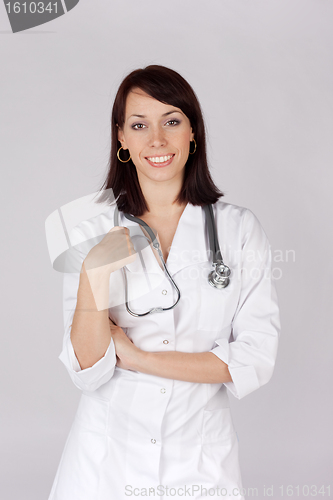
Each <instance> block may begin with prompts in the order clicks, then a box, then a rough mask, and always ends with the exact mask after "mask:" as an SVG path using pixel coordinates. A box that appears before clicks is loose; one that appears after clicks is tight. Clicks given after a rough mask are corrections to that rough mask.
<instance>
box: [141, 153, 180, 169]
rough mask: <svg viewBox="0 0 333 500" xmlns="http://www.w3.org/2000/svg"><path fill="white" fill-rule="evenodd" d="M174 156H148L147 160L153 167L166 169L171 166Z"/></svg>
mask: <svg viewBox="0 0 333 500" xmlns="http://www.w3.org/2000/svg"><path fill="white" fill-rule="evenodd" d="M174 156H175V155H174V154H170V155H163V156H146V157H145V159H146V160H147V162H148V163H149V164H150V165H152V166H153V167H165V166H166V165H170V163H171V162H172V160H173V158H174Z"/></svg>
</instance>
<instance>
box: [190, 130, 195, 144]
mask: <svg viewBox="0 0 333 500" xmlns="http://www.w3.org/2000/svg"><path fill="white" fill-rule="evenodd" d="M193 139H194V132H193V130H192V127H191V139H190V140H191V141H193Z"/></svg>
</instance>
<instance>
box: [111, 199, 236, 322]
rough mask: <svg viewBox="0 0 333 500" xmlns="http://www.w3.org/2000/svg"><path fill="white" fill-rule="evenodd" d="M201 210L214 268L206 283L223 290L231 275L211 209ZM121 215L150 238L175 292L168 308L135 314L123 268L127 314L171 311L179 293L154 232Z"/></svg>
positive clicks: (208, 206)
mask: <svg viewBox="0 0 333 500" xmlns="http://www.w3.org/2000/svg"><path fill="white" fill-rule="evenodd" d="M202 208H203V210H204V212H205V215H206V224H207V227H208V237H209V246H210V250H211V253H212V257H213V263H212V266H213V268H214V269H213V271H211V272H210V273H209V275H208V283H209V284H210V285H211V286H213V287H214V288H217V289H219V290H220V289H222V288H225V287H227V286H228V285H229V283H230V278H229V276H230V274H231V270H230V268H229V267H228V266H227V265H226V264H224V262H223V258H222V253H221V250H220V246H219V242H218V237H217V231H216V228H215V221H214V214H213V208H212V206H211V205H205V206H204V207H202ZM123 215H124V216H125V217H126V219H128V220H130V221H133V222H136V223H138V224H140V226H142V227H143V228H144V229H145V230H146V232H147V233H148V235H149V237H150V240H151V243H152V245H153V248H154V249H155V250H157V252H158V255H159V257H160V259H161V262H162V264H163V268H164V272H165V274H166V276H167V278H168V280H169V281H170V283H171V284H172V286H173V287H174V289H175V290H176V292H177V300H176V302H175V303H174V304H173V305H172V306H170V307H153V308H152V309H150V310H149V311H147V312H146V313H140V314H139V313H135V312H133V311H132V310H131V309H130V307H129V303H128V283H127V276H126V273H125V268H124V267H123V268H122V273H123V276H124V282H125V305H126V309H127V312H129V314H131V315H132V316H135V317H141V316H147V314H152V313H155V312H158V313H161V312H164V311H170V309H173V308H174V307H175V306H176V305H177V304H178V302H179V300H180V291H179V288H178V286H177V285H176V283H175V282H174V280H173V279H172V277H171V275H170V273H169V271H168V269H167V267H166V264H165V262H164V259H163V254H162V251H161V249H160V245H159V243H158V241H157V238H156V236H155V234H154V232H153V231H152V229H151V228H150V227H149V226H148V224H147V223H146V222H144V221H143V220H141V219H139V218H138V217H133V215H130V214H126V213H123ZM114 226H119V210H118V207H117V205H116V208H115V211H114Z"/></svg>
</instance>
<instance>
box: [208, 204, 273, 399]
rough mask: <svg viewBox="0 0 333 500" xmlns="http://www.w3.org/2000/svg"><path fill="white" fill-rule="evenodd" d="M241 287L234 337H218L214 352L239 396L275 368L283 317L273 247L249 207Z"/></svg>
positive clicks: (244, 227) (258, 384)
mask: <svg viewBox="0 0 333 500" xmlns="http://www.w3.org/2000/svg"><path fill="white" fill-rule="evenodd" d="M240 264H241V268H240V269H239V270H238V272H239V273H240V275H239V276H240V279H241V290H240V296H239V301H238V305H237V308H236V312H235V314H234V317H233V321H232V339H233V340H232V341H231V342H230V339H229V341H228V340H227V339H226V338H221V339H217V340H216V341H215V342H216V344H217V347H215V348H213V349H212V350H211V351H210V352H213V353H214V354H215V355H216V356H218V357H219V358H220V359H221V360H222V361H224V362H225V363H227V365H228V368H229V372H230V375H231V378H232V382H226V383H225V385H226V387H227V388H228V390H229V391H230V392H231V393H232V394H233V395H234V396H235V397H236V398H238V399H241V398H243V397H244V396H246V395H247V394H250V393H251V392H252V391H254V390H256V389H258V388H259V387H261V386H262V385H264V384H266V383H267V382H268V381H269V380H270V378H271V376H272V374H273V370H274V365H275V360H276V354H277V347H278V339H279V335H280V317H279V309H278V301H277V295H276V289H275V283H274V280H273V278H272V273H271V265H272V256H271V248H270V244H269V242H268V239H267V236H266V234H265V232H264V230H263V228H262V226H261V225H260V223H259V221H258V219H257V218H256V216H255V215H254V214H253V213H252V212H251V211H250V210H246V211H245V214H244V216H243V220H242V250H241V262H240Z"/></svg>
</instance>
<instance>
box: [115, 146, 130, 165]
mask: <svg viewBox="0 0 333 500" xmlns="http://www.w3.org/2000/svg"><path fill="white" fill-rule="evenodd" d="M121 149H123V147H122V146H121V147H120V148H119V149H118V151H117V158H118V160H119V161H121V163H127V162H128V161H130V159H131V155H130V156H129V158H128V160H122V159H121V158H120V150H121Z"/></svg>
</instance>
